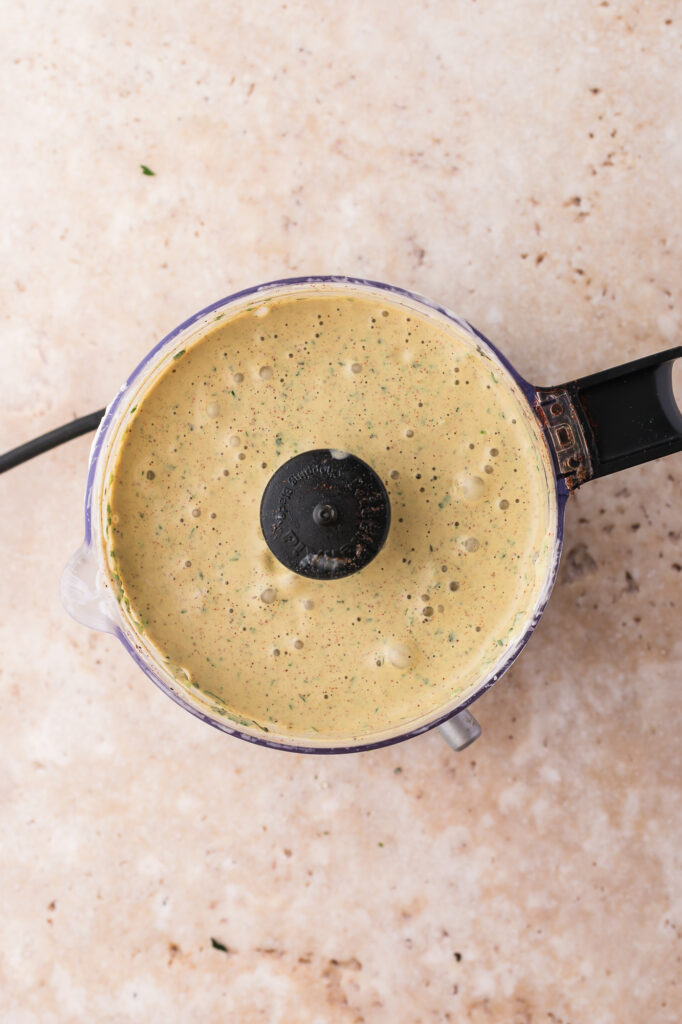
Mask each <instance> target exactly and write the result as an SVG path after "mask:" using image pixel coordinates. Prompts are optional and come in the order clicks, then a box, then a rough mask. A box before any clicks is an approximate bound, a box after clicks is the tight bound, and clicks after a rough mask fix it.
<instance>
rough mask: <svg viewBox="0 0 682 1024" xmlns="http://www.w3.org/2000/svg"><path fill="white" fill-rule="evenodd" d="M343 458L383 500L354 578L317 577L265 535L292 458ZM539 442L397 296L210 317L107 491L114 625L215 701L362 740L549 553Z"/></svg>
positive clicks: (461, 651) (490, 369)
mask: <svg viewBox="0 0 682 1024" xmlns="http://www.w3.org/2000/svg"><path fill="white" fill-rule="evenodd" d="M325 447H328V448H331V449H338V450H341V451H347V452H351V453H353V454H354V455H357V456H358V457H359V458H361V459H363V460H364V461H365V462H367V463H369V465H370V466H372V467H373V469H374V470H375V472H376V473H377V474H378V475H379V477H380V478H381V479H382V481H383V483H384V485H385V487H386V489H387V491H388V494H389V498H390V503H391V526H390V530H389V535H388V539H387V541H386V544H385V546H384V548H383V549H382V550H381V551H380V553H379V554H378V555H377V556H376V558H375V559H374V560H373V561H372V562H371V563H370V564H369V565H368V566H366V567H365V568H364V569H362V570H361V571H359V572H357V573H356V574H354V575H351V576H348V577H346V578H344V579H340V580H331V581H326V580H324V581H315V580H310V579H306V578H303V577H301V576H298V575H296V574H295V573H293V572H291V571H290V570H288V569H286V568H284V566H282V565H281V564H280V563H279V562H278V561H277V559H276V558H275V557H274V556H273V555H272V553H271V552H270V550H269V549H268V547H267V545H266V543H265V540H264V538H263V535H262V533H261V528H260V520H259V507H260V501H261V497H262V494H263V490H264V488H265V486H266V484H267V482H268V480H269V479H270V477H271V476H272V474H273V472H274V471H275V469H276V468H277V467H278V466H280V465H282V464H283V463H284V462H286V461H287V460H288V459H290V458H291V457H292V456H293V455H295V454H298V453H299V452H305V451H307V450H309V449H316V448H325ZM550 475H551V467H550V463H549V458H548V455H547V451H546V448H545V446H544V442H543V441H542V439H541V437H540V434H539V430H538V428H537V426H536V425H535V424H534V422H533V420H532V414H531V413H530V412H529V410H528V407H527V404H526V402H525V399H524V398H523V396H522V394H521V393H520V392H519V391H518V389H517V387H516V385H515V384H514V382H513V381H512V380H511V378H510V376H509V375H508V373H507V371H506V370H504V368H502V367H500V366H499V365H498V364H497V363H496V362H493V361H492V360H491V359H489V358H488V357H487V356H486V355H484V354H482V353H481V352H480V351H479V350H478V349H477V347H476V343H475V341H473V340H472V338H471V337H470V336H468V335H467V334H466V333H465V332H464V331H463V330H461V329H460V328H458V327H457V326H456V325H451V326H446V325H445V324H444V323H438V322H437V321H436V320H432V319H426V318H422V317H421V316H419V315H418V314H416V313H415V312H414V311H412V310H410V309H405V308H404V307H402V306H400V305H399V304H398V303H397V302H396V303H395V304H394V303H393V302H392V301H388V302H387V301H385V300H382V303H381V304H379V303H378V302H375V301H372V300H371V299H365V298H361V297H360V298H352V297H349V296H348V295H347V294H332V295H319V294H318V295H307V296H303V297H301V296H300V295H299V296H292V297H288V298H282V299H278V300H273V301H271V302H269V303H268V304H267V306H265V307H260V308H259V309H257V310H254V309H251V310H247V311H242V312H241V313H240V314H239V315H237V316H236V318H234V319H231V320H228V319H227V317H226V318H225V319H223V320H219V321H218V322H217V323H215V324H213V325H211V326H210V327H209V328H208V329H207V332H206V333H205V334H204V336H203V337H201V338H199V339H198V340H197V341H195V342H193V343H192V344H191V345H189V346H188V347H187V349H186V350H183V351H182V353H181V354H176V358H175V359H174V360H172V361H171V363H170V364H169V368H168V369H167V371H166V372H165V373H164V374H163V375H162V376H161V378H160V379H158V380H157V381H156V383H155V384H154V385H153V387H152V388H151V390H150V391H149V392H148V393H147V394H146V395H145V396H144V397H143V398H142V399H141V400H139V401H138V405H137V408H136V410H135V412H134V415H133V416H132V419H131V420H130V424H129V427H128V428H127V430H126V432H125V434H124V436H123V439H122V443H121V447H120V451H119V452H118V455H117V461H116V464H115V471H114V474H113V479H112V481H111V484H110V488H109V493H108V495H107V501H108V504H109V515H108V523H107V525H106V527H105V529H106V530H107V532H108V537H107V540H106V543H107V558H108V563H109V567H110V573H111V576H112V579H113V581H114V585H115V587H116V590H117V595H118V598H119V600H120V601H121V602H122V607H123V608H124V609H125V611H124V614H126V616H127V618H128V620H129V621H130V622H132V623H134V624H136V628H137V629H138V631H139V632H140V634H142V635H143V636H144V638H145V641H146V642H147V643H149V642H150V641H151V644H152V646H153V647H154V648H156V649H158V651H159V652H160V655H159V657H162V658H163V660H164V663H165V665H166V667H167V670H168V671H170V672H171V674H172V675H173V676H174V677H175V678H176V679H177V680H179V681H180V682H181V683H182V684H183V685H186V687H187V689H188V691H189V692H194V693H195V694H198V693H199V692H200V693H201V695H202V696H203V697H204V699H205V701H206V704H207V706H208V707H209V708H211V709H212V710H213V713H218V714H220V715H224V716H225V717H226V718H227V719H232V720H234V721H236V722H241V723H242V724H245V725H249V726H254V725H255V726H257V727H258V728H260V729H265V730H267V731H268V732H270V733H272V734H273V735H275V736H276V735H278V734H279V735H282V736H285V737H286V736H288V737H292V736H302V737H304V736H306V735H307V736H315V735H316V736H319V737H321V738H331V737H339V738H352V737H366V736H368V735H370V734H372V733H376V732H380V731H383V730H390V729H392V728H398V727H400V726H401V725H404V724H405V723H407V722H411V721H415V720H418V719H420V718H422V717H423V716H425V715H428V714H429V713H431V712H433V711H434V710H435V709H436V708H438V707H440V706H443V705H446V704H447V703H448V702H450V701H452V700H453V698H456V697H457V695H458V694H462V693H464V692H466V690H467V689H469V688H471V687H472V686H473V685H475V684H476V683H477V682H479V681H480V679H481V678H482V677H484V676H485V675H486V674H487V673H488V672H489V671H490V670H491V668H492V667H493V666H494V665H495V664H497V663H498V662H499V661H500V659H501V658H502V657H503V655H504V653H505V651H507V650H508V649H509V648H510V647H512V646H513V645H514V644H515V643H516V642H517V641H518V638H519V636H521V635H522V633H523V632H524V630H525V628H526V627H527V625H528V622H529V620H530V618H531V616H532V613H533V610H534V608H535V607H536V605H537V602H538V600H539V596H540V595H541V592H542V588H543V585H544V582H545V579H546V575H547V566H548V564H549V561H550V560H551V558H552V553H553V544H554V533H553V531H554V524H555V513H554V511H553V505H552V501H551V499H550V498H549V497H548V493H549V491H550V488H549V487H548V481H549V479H550Z"/></svg>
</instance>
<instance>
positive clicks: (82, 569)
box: [59, 543, 118, 633]
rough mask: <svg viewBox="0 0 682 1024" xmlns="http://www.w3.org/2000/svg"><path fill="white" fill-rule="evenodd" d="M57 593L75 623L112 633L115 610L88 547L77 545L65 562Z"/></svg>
mask: <svg viewBox="0 0 682 1024" xmlns="http://www.w3.org/2000/svg"><path fill="white" fill-rule="evenodd" d="M59 594H60V597H61V600H62V604H63V605H64V607H65V608H66V610H67V612H68V613H69V615H70V616H71V617H72V618H74V619H75V620H76V622H80V623H81V625H83V626H88V627H89V628H90V629H97V630H99V631H100V632H102V633H115V632H116V628H117V620H118V608H117V605H116V602H115V600H114V598H113V596H112V594H111V592H110V591H109V590H108V588H107V587H106V586H105V585H104V582H103V580H102V577H101V574H100V570H99V567H98V565H97V556H96V554H95V552H94V550H93V548H92V546H91V545H90V544H87V543H83V544H81V546H80V547H79V548H78V550H77V551H76V552H75V553H74V554H73V555H72V557H71V558H70V559H69V561H68V562H67V564H66V566H65V568H64V572H63V573H62V578H61V580H60V584H59Z"/></svg>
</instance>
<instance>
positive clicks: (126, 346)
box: [0, 0, 682, 1024]
mask: <svg viewBox="0 0 682 1024" xmlns="http://www.w3.org/2000/svg"><path fill="white" fill-rule="evenodd" d="M3 21H4V32H3V38H2V43H1V44H0V45H1V47H2V61H1V62H0V105H1V108H2V116H1V122H0V123H1V125H2V138H3V144H2V153H1V154H0V169H1V172H2V185H1V192H0V196H1V198H2V231H1V238H2V250H3V260H2V266H1V268H0V283H1V294H2V330H1V332H0V353H1V354H2V373H1V374H0V398H1V403H0V450H4V449H6V448H9V447H11V446H13V445H14V444H16V443H18V442H20V441H21V440H23V439H25V438H28V437H30V436H33V435H35V434H37V433H40V432H42V431H43V430H47V429H49V428H51V427H53V426H55V425H57V424H59V423H61V422H63V421H65V420H68V419H69V418H71V417H72V416H75V415H80V414H83V413H85V412H89V411H91V410H93V409H96V408H98V407H99V406H102V405H104V404H105V403H106V402H107V401H108V400H109V399H110V398H111V397H112V395H113V393H114V391H115V390H116V388H117V387H118V385H119V383H120V382H121V381H122V380H123V379H124V377H125V376H126V374H127V372H128V371H129V370H130V369H131V368H132V366H133V365H134V364H135V363H136V362H137V361H138V360H139V359H140V357H141V356H142V355H143V354H144V353H145V352H146V351H147V349H148V348H149V347H150V346H151V345H152V343H153V342H155V341H156V340H157V339H158V338H159V337H160V336H162V335H163V334H164V333H165V332H166V331H168V330H169V329H170V328H171V327H173V326H174V325H175V324H176V323H178V322H179V321H180V320H182V319H184V318H185V317H186V316H187V315H189V314H190V313H192V312H193V311H195V310H196V309H198V308H200V307H201V306H202V305H205V304H207V303H209V302H210V301H212V300H214V299H217V298H219V297H220V296H223V295H225V294H228V293H229V292H231V291H233V290H235V289H237V288H240V287H244V286H247V285H250V284H254V283H257V282H260V281H263V280H267V279H271V278H274V277H281V276H287V275H293V274H303V273H330V272H338V273H347V274H358V275H364V276H368V277H372V278H376V279H379V280H387V281H391V282H393V283H396V284H400V285H403V286H407V287H409V288H413V289H415V290H417V291H420V292H422V293H424V294H427V295H429V296H431V297H433V298H435V299H437V300H440V301H441V302H443V303H445V304H447V305H449V306H450V307H452V308H454V309H455V310H457V311H458V312H460V313H462V314H463V315H464V316H466V317H467V318H468V319H470V320H472V321H473V322H474V323H475V324H476V325H477V326H478V327H479V328H480V329H481V330H483V331H484V332H485V333H487V334H488V335H489V336H490V337H491V338H492V339H493V340H494V341H496V342H497V343H498V344H499V345H500V346H501V347H502V348H504V349H505V350H506V351H507V353H508V354H509V355H510V357H511V358H512V359H513V360H514V361H515V363H516V364H517V366H518V367H519V369H520V370H521V371H522V372H523V373H525V374H527V375H528V376H529V377H530V378H531V379H532V380H534V381H535V382H537V383H542V384H546V383H554V382H557V381H558V380H561V379H564V378H566V377H569V376H571V375H578V374H584V373H588V372H591V371H595V370H597V369H600V368H603V367H606V366H607V365H609V364H614V363H617V362H620V361H623V360H626V359H628V358H634V357H637V356H640V355H645V354H648V353H649V352H652V351H655V350H657V349H662V348H665V347H667V346H669V345H671V344H675V343H679V340H680V336H681V335H680V262H681V259H682V233H681V228H680V216H679V214H680V209H681V208H682V128H681V127H680V117H679V95H680V87H681V85H682V81H681V78H682V76H681V74H680V57H681V51H680V44H681V41H682V31H681V29H682V13H681V11H680V7H679V5H678V4H675V3H672V2H663V0H652V2H650V3H647V4H644V3H634V2H631V0H624V2H618V0H610V2H608V3H607V2H604V3H597V2H596V0H594V2H588V0H573V2H571V3H568V2H563V0H558V2H555V3H550V2H541V0H518V2H517V3H510V2H507V0H478V2H471V0H467V2H465V0H431V2H418V3H415V4H412V5H398V4H396V3H394V2H392V0H391V2H389V0H364V2H362V3H357V2H353V0H350V2H348V3H344V4H340V3H333V2H331V0H326V2H318V3H305V2H287V3H279V2H278V3H274V2H272V0H261V2H259V3H251V4H247V3H245V2H244V3H237V2H234V0H227V2H225V3H210V2H206V0H194V2H192V3H190V2H188V0H176V2H174V3H173V4H160V3H157V4H131V3H129V2H128V0H121V2H116V3H114V2H113V0H99V2H95V3H85V2H78V3H72V4H68V5H52V4H48V3H47V2H46V0H40V2H37V3H34V4H13V5H6V10H5V11H4V13H3ZM141 164H146V165H148V166H149V167H150V168H152V169H153V170H154V171H155V176H154V177H151V176H144V175H143V174H142V173H141V170H140V165H141ZM88 446H89V441H88V439H81V440H79V441H76V442H74V443H72V444H70V445H69V446H67V447H64V448H62V449H61V450H59V451H55V452H53V453H51V454H48V455H45V456H43V457H41V458H40V459H39V460H36V461H34V462H33V463H31V464H27V465H25V466H23V467H21V468H18V469H16V470H14V471H12V472H11V473H9V474H7V475H5V476H4V477H1V478H0V522H1V523H2V527H1V529H0V550H1V553H2V574H1V578H0V609H1V611H2V616H1V618H0V644H1V651H2V658H1V659H0V699H1V701H2V715H1V716H0V758H1V761H0V765H1V767H0V821H1V828H0V922H1V926H0V1020H2V1021H3V1024H34V1022H39V1024H65V1022H88V1024H90V1022H98V1024H99V1022H101V1024H119V1022H120V1024H124V1022H128V1021H131V1022H136V1021H140V1022H157V1021H159V1022H182V1024H184V1022H195V1021H196V1022H201V1024H218V1022H220V1024H222V1022H229V1024H232V1022H244V1024H256V1022H268V1024H270V1022H272V1024H327V1022H331V1024H336V1022H339V1024H359V1022H365V1024H375V1022H376V1024H417V1022H419V1024H427V1022H445V1021H451V1022H456V1024H460V1022H461V1024H463V1022H467V1024H488V1022H503V1024H611V1022H613V1024H678V1022H679V1020H680V1019H681V1018H682V992H681V991H680V978H681V977H682V966H681V965H682V878H681V870H680V869H681V864H680V849H681V848H682V828H681V825H682V795H681V787H680V782H681V775H682V773H681V768H682V749H681V741H680V732H681V728H682V691H681V689H680V675H681V673H682V644H681V642H680V614H679V597H680V584H681V583H682V573H681V571H680V563H682V551H681V541H680V531H681V530H682V522H681V520H682V514H681V512H680V508H681V506H682V500H681V499H682V494H681V490H682V489H681V487H680V480H681V479H682V457H681V456H674V457H671V458H669V459H667V460H665V461H662V462H659V463H656V464H650V465H648V466H645V467H642V468H640V469H637V470H630V471H628V472H626V473H623V474H621V475H619V476H616V477H612V478H610V479H608V480H603V481H601V482H596V483H593V484H590V485H588V486H586V487H585V489H584V491H582V492H581V493H580V494H579V495H578V496H577V498H576V499H574V500H573V501H572V502H571V504H570V508H569V511H568V521H567V533H568V540H567V547H566V551H567V553H568V557H567V558H566V559H565V561H564V566H563V569H562V572H561V576H560V581H559V583H558V586H557V588H556V590H555V593H554V596H553V598H552V601H551V603H550V606H549V609H548V611H547V613H546V616H545V618H544V619H543V621H542V623H541V624H540V627H539V628H538V631H537V635H536V636H535V637H534V639H533V641H532V642H531V645H530V647H529V648H528V650H527V651H526V652H525V653H524V655H523V656H522V658H521V659H520V660H519V661H518V662H517V664H516V666H515V667H514V668H513V670H512V671H511V672H510V673H509V674H508V675H507V676H506V677H505V679H504V680H503V681H501V682H500V683H499V684H498V685H497V686H496V687H495V688H493V690H492V691H491V692H490V693H489V694H488V695H487V696H486V697H485V698H484V699H483V700H481V701H480V702H479V703H478V704H477V706H476V708H477V714H478V716H479V718H480V720H481V722H482V725H483V728H484V736H483V738H482V739H481V740H480V741H479V743H478V744H477V745H476V746H475V747H472V748H471V749H470V750H469V751H467V752H466V753H465V754H462V755H455V754H454V753H452V752H451V751H450V750H449V749H448V748H447V747H446V746H445V744H444V743H443V742H442V740H441V739H440V738H439V736H438V735H437V734H436V733H431V734H427V735H425V736H423V737H421V738H419V739H417V740H414V741H412V742H409V743H406V744H402V745H398V746H394V747H391V748H388V749H385V750H382V751H379V752H375V753H367V754H364V755H360V756H344V757H337V758H323V757H304V756H294V755H287V754H279V753H274V752H270V751H268V750H262V749H258V748H255V747H252V746H249V745H247V744H245V743H241V742H239V741H236V740H232V739H230V738H228V737H225V736H223V735H221V734H219V733H218V732H215V731H214V730H212V729H210V728H208V727H207V726H205V725H202V724H201V723H199V722H198V721H196V720H194V719H193V718H191V717H190V716H189V715H187V714H186V713H184V712H182V711H181V710H180V709H179V708H177V707H176V706H175V705H174V704H172V703H171V702H170V701H169V700H168V699H167V698H165V697H164V696H163V695H162V694H161V693H160V692H158V691H157V690H156V689H155V688H154V687H153V686H152V685H151V684H150V683H149V682H148V681H147V680H146V679H145V678H144V677H143V676H142V675H141V674H140V673H139V672H138V671H137V670H136V668H135V666H134V665H133V664H132V662H131V661H130V660H129V659H128V657H127V656H126V655H125V653H124V651H123V649H122V648H121V647H120V646H119V645H118V644H117V643H116V642H115V641H113V640H112V639H110V638H108V637H105V636H102V635H100V634H96V633H91V632H88V631H87V630H86V629H84V628H82V627H80V626H78V625H77V624H76V623H75V622H72V621H71V620H70V619H69V618H68V617H67V616H66V614H65V613H64V612H63V611H62V609H61V607H60V604H59V599H58V580H59V575H60V572H61V569H62V566H63V564H64V563H65V562H66V560H67V558H68V557H69V555H70V554H71V552H72V551H73V550H74V549H75V548H76V546H77V545H78V544H79V542H80V539H81V535H82V496H83V488H84V481H85V475H86V466H87V457H88ZM581 545H584V546H586V549H587V551H588V552H589V555H590V556H591V557H590V558H585V557H584V549H583V548H582V547H581ZM212 937H213V938H215V939H217V940H218V941H219V942H220V943H222V944H223V945H224V946H226V947H227V951H223V950H220V949H215V948H214V947H213V946H212V944H211V938H212Z"/></svg>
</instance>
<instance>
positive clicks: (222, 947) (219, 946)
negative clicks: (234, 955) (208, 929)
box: [211, 936, 230, 953]
mask: <svg viewBox="0 0 682 1024" xmlns="http://www.w3.org/2000/svg"><path fill="white" fill-rule="evenodd" d="M211 945H212V946H213V948H214V949H219V950H220V952H221V953H229V952H230V950H229V949H228V947H227V946H226V945H224V944H223V943H222V942H219V941H218V939H214V938H213V936H211Z"/></svg>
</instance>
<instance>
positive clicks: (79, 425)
mask: <svg viewBox="0 0 682 1024" xmlns="http://www.w3.org/2000/svg"><path fill="white" fill-rule="evenodd" d="M105 411H106V410H105V409H98V410H97V412H91V413H90V414H89V415H88V416H81V417H80V419H77V420H72V421H71V423H65V424H64V426H63V427H57V428H56V429H55V430H49V431H48V432H47V434H41V435H40V437H34V438H33V440H32V441H27V442H26V444H20V445H19V447H18V448H12V450H11V451H10V452H5V454H4V455H0V473H4V472H5V470H7V469H13V468H14V467H15V466H18V465H20V463H22V462H27V461H28V459H32V458H33V457H34V456H36V455H42V453H43V452H48V451H49V450H50V448H56V447H57V445H60V444H63V443H64V442H65V441H73V439H74V437H80V436H81V435H82V434H89V433H90V432H91V431H93V430H97V427H98V426H99V424H100V420H101V419H102V417H103V416H104V413H105Z"/></svg>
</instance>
